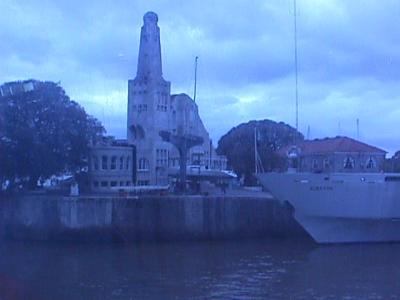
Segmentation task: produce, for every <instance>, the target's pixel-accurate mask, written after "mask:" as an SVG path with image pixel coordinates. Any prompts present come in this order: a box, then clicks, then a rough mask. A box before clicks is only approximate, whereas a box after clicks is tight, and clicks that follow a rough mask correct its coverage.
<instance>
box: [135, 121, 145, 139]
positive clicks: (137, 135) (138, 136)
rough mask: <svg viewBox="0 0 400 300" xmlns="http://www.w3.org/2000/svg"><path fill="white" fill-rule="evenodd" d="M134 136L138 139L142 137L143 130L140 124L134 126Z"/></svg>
mask: <svg viewBox="0 0 400 300" xmlns="http://www.w3.org/2000/svg"><path fill="white" fill-rule="evenodd" d="M136 138H137V139H138V140H142V139H144V130H143V127H142V126H140V125H137V126H136Z"/></svg>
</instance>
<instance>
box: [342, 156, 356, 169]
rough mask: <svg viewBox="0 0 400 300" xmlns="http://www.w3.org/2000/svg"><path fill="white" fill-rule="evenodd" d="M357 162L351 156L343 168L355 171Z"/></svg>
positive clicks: (347, 158)
mask: <svg viewBox="0 0 400 300" xmlns="http://www.w3.org/2000/svg"><path fill="white" fill-rule="evenodd" d="M354 165H355V161H354V158H352V157H351V156H347V157H346V158H345V160H344V164H343V167H344V168H345V169H354Z"/></svg>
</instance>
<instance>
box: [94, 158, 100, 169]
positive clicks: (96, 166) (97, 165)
mask: <svg viewBox="0 0 400 300" xmlns="http://www.w3.org/2000/svg"><path fill="white" fill-rule="evenodd" d="M93 169H94V170H98V169H99V159H98V158H97V156H93Z"/></svg>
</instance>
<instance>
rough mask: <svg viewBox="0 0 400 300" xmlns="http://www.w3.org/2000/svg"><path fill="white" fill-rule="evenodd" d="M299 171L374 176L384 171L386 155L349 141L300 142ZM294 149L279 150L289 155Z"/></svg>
mask: <svg viewBox="0 0 400 300" xmlns="http://www.w3.org/2000/svg"><path fill="white" fill-rule="evenodd" d="M296 147H297V149H298V153H299V163H298V169H299V171H300V172H316V173H322V172H324V173H329V172H340V173H362V172H368V173H374V172H381V171H382V170H383V168H384V162H385V156H386V151H384V150H382V149H379V148H377V147H374V146H371V145H368V144H365V143H362V142H360V141H357V140H354V139H351V138H349V137H344V136H337V137H334V138H325V139H316V140H310V141H303V142H300V143H299V144H298V145H297V146H296ZM290 149H291V147H285V148H283V149H281V150H280V154H281V155H287V154H288V152H289V151H290Z"/></svg>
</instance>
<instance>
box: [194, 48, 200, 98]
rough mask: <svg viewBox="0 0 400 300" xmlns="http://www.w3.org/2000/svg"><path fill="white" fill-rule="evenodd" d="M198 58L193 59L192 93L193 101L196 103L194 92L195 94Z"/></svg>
mask: <svg viewBox="0 0 400 300" xmlns="http://www.w3.org/2000/svg"><path fill="white" fill-rule="evenodd" d="M198 59H199V57H198V56H196V58H195V59H194V92H193V101H194V102H196V92H197V60H198Z"/></svg>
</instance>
